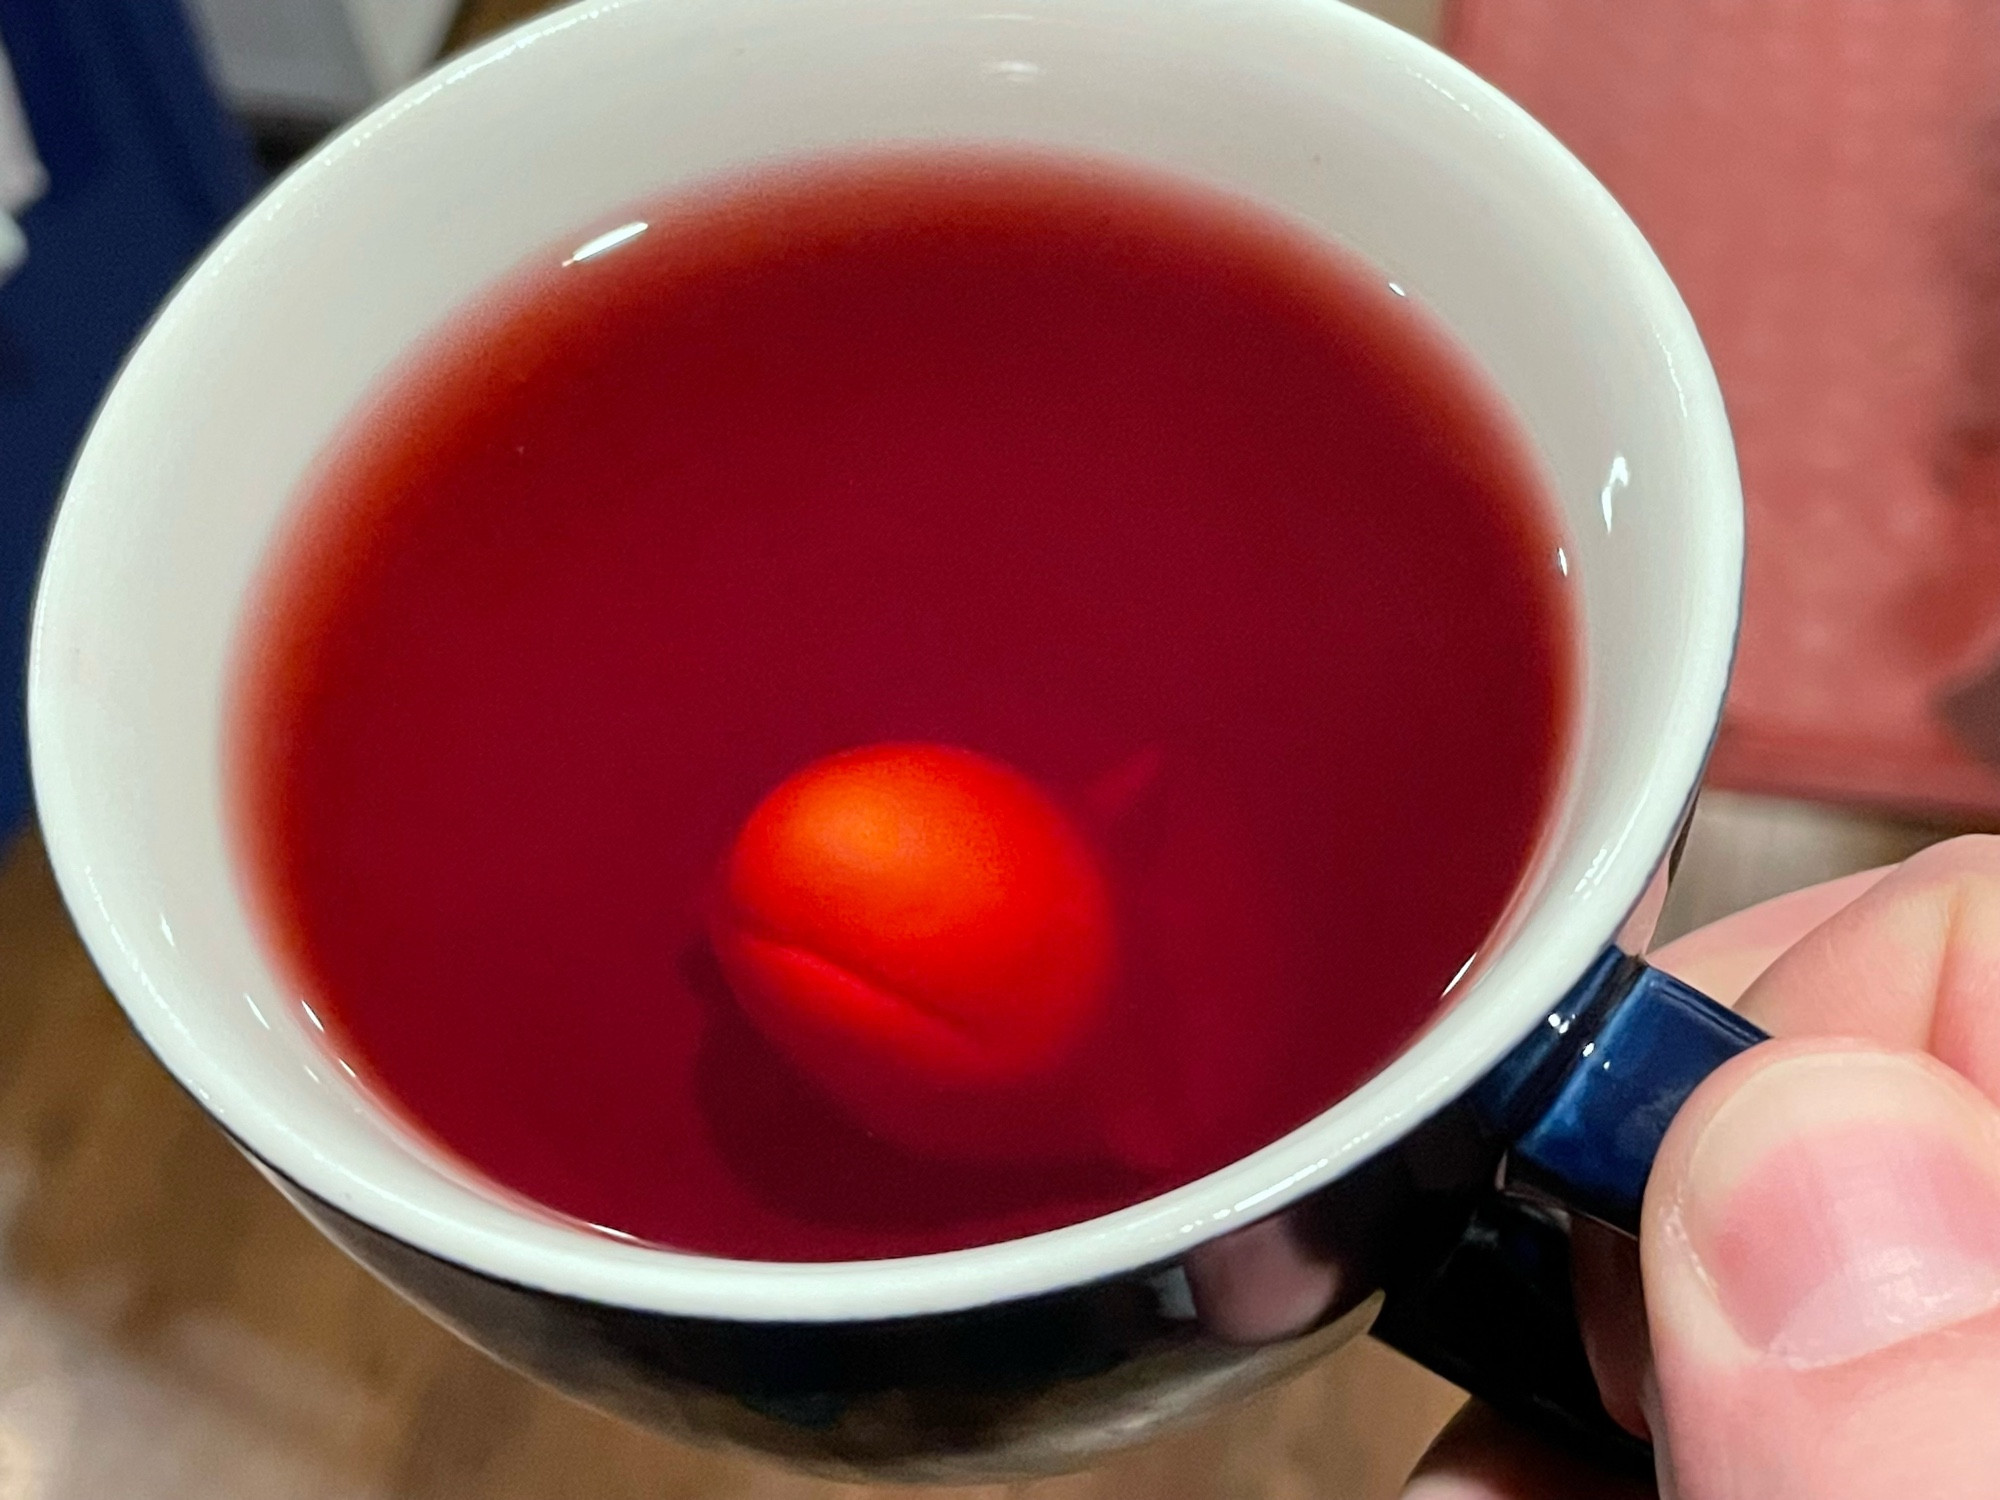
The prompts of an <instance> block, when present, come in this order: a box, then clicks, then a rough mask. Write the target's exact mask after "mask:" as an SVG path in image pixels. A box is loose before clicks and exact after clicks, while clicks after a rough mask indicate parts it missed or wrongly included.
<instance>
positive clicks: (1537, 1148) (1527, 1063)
mask: <svg viewBox="0 0 2000 1500" xmlns="http://www.w3.org/2000/svg"><path fill="white" fill-rule="evenodd" d="M1765 1039H1766V1038H1765V1034H1764V1033H1763V1032H1762V1031H1760V1030H1758V1028H1757V1027H1755V1026H1753V1025H1751V1024H1750V1022H1748V1021H1746V1020H1744V1019H1743V1018H1742V1017H1741V1016H1738V1015H1736V1014H1735V1013H1734V1012H1732V1011H1729V1010H1726V1009H1724V1008H1723V1007H1722V1006H1720V1005H1718V1004H1717V1003H1716V1002H1715V1001H1713V1000H1711V999H1709V998H1708V997H1707V996H1706V995H1703V994H1702V993H1701V992H1700V991H1698V990H1695V989H1693V988H1691V987H1690V986H1688V985H1685V984H1683V983H1681V982H1680V981H1679V980H1678V979H1675V978H1674V977H1673V976H1672V975H1670V974H1667V973H1665V972H1663V971H1662V970H1659V969H1655V968H1652V967H1651V966H1650V965H1648V964H1646V963H1645V962H1644V961H1643V960H1641V959H1637V958H1633V957H1631V956H1629V955H1627V954H1624V953H1621V952H1619V951H1617V950H1615V949H1613V950H1610V951H1607V952H1606V953H1605V954H1604V955H1603V956H1602V957H1601V958H1600V959H1599V960H1598V961H1597V963H1596V964H1594V965H1593V966H1592V968H1591V970H1590V972H1589V973H1588V974H1586V975H1585V976H1584V978H1583V980H1582V981H1581V982H1580V983H1578V985H1577V986H1576V987H1575V988H1574V989H1573V990H1572V991H1571V992H1570V994H1569V996H1568V997H1566V999H1565V1000H1564V1002H1563V1004H1562V1005H1560V1006H1558V1007H1557V1008H1556V1009H1555V1010H1554V1011H1552V1012H1551V1013H1550V1015H1549V1017H1548V1020H1547V1022H1546V1023H1545V1024H1544V1025H1543V1026H1541V1027H1538V1028H1537V1029H1536V1034H1535V1035H1534V1036H1532V1037H1530V1038H1529V1039H1528V1041H1527V1042H1525V1043H1523V1044H1522V1046H1521V1047H1519V1048H1517V1049H1516V1050H1515V1052H1514V1053H1513V1054H1512V1055H1510V1056H1509V1057H1508V1058H1507V1060H1506V1061H1505V1062H1504V1063H1502V1065H1501V1066H1500V1068H1498V1069H1497V1070H1496V1071H1495V1073H1494V1074H1493V1076H1492V1077H1490V1078H1489V1079H1488V1080H1487V1081H1486V1083H1485V1084H1484V1085H1482V1087H1481V1088H1480V1090H1478V1091H1477V1092H1476V1093H1475V1096H1474V1098H1473V1100H1472V1106H1473V1108H1474V1109H1475V1111H1476V1112H1477V1113H1478V1114H1479V1115H1480V1117H1481V1120H1482V1123H1483V1124H1484V1125H1485V1126H1486V1128H1487V1129H1489V1130H1492V1131H1494V1132H1495V1133H1497V1134H1498V1135H1499V1136H1500V1137H1501V1139H1503V1140H1505V1141H1507V1142H1509V1143H1510V1144H1509V1145H1508V1148H1507V1152H1506V1156H1505V1159H1504V1162H1503V1165H1502V1167H1501V1171H1500V1176H1499V1180H1498V1183H1497V1184H1496V1187H1495V1190H1494V1191H1493V1192H1492V1193H1491V1194H1490V1195H1488V1196H1487V1197H1486V1198H1485V1200H1484V1201H1482V1202H1480V1203H1479V1204H1477V1205H1476V1206H1475V1207H1474V1210H1473V1213H1472V1217H1471V1221H1470V1223H1469V1224H1468V1225H1467V1226H1466V1228H1465V1229H1464V1231H1463V1233H1462V1234H1461V1235H1460V1237H1459V1238H1458V1240H1457V1242H1456V1243H1455V1244H1454V1245H1453V1246H1452V1247H1451V1248H1450V1250H1449V1251H1448V1252H1447V1253H1446V1254H1445V1256H1444V1257H1443V1259H1442V1261H1438V1260H1436V1259H1432V1260H1429V1261H1428V1262H1427V1263H1426V1266H1425V1269H1424V1270H1422V1271H1421V1272H1419V1273H1418V1274H1417V1275H1415V1276H1413V1277H1412V1278H1411V1279H1410V1280H1408V1281H1407V1282H1404V1283H1402V1284H1399V1285H1398V1284H1392V1285H1391V1286H1390V1288H1389V1291H1388V1297H1387V1299H1386V1301H1385V1303H1384V1306H1383V1309H1382V1314H1381V1316H1380V1317H1379V1318H1378V1319H1377V1320H1376V1323H1375V1327H1374V1333H1375V1335H1376V1337H1377V1338H1380V1339H1381V1340H1383V1341H1384V1342H1385V1343H1388V1344H1390V1345H1391V1346H1393V1347H1395V1348H1397V1349H1400V1350H1401V1351H1402V1352H1403V1353H1405V1354H1407V1355H1409V1356H1410V1357H1411V1358H1413V1359H1415V1360H1417V1361H1418V1362H1419V1363H1421V1364H1425V1365H1428V1366H1429V1367H1430V1368H1431V1369H1433V1370H1435V1371H1437V1372H1438V1373H1439V1374H1441V1375H1443V1376H1444V1377H1445V1378H1446V1379H1448V1380H1451V1381H1453V1382H1454V1383H1456V1384H1458V1385H1460V1386H1463V1387H1464V1388H1465V1389H1467V1390H1468V1391H1470V1392H1471V1393H1472V1394H1473V1395H1475V1396H1477V1397H1479V1398H1480V1399H1481V1400H1483V1401H1485V1402H1486V1403H1487V1404H1488V1405H1490V1406H1492V1407H1494V1408H1495V1409H1497V1410H1498V1411H1499V1412H1501V1413H1502V1414H1503V1415H1505V1416H1507V1417H1509V1418H1511V1419H1513V1420H1514V1421H1516V1422H1518V1423H1520V1424H1521V1425H1523V1426H1526V1427H1529V1428H1531V1429H1533V1430H1536V1431H1538V1432H1540V1433H1542V1434H1543V1435H1545V1436H1547V1437H1550V1438H1552V1439H1554V1440H1555V1441H1557V1442H1559V1443H1561V1444H1562V1445H1563V1446H1565V1447H1568V1448H1570V1449H1572V1450H1574V1451H1579V1452H1581V1453H1583V1454H1585V1455H1586V1456H1588V1457H1591V1458H1594V1459H1596V1460H1597V1461H1599V1462H1601V1463H1604V1464H1606V1465H1608V1466H1610V1467H1613V1468H1616V1469H1619V1470H1622V1471H1625V1472H1628V1473H1635V1474H1643V1475H1645V1476H1646V1477H1651V1475H1652V1473H1653V1459H1652V1448H1651V1445H1650V1444H1648V1443H1646V1442H1645V1441H1644V1440H1642V1439H1640V1438H1638V1437H1635V1436H1633V1435H1632V1434H1631V1433H1629V1432H1627V1431H1626V1430H1625V1429H1624V1428H1622V1427H1620V1426H1619V1425H1618V1424H1617V1423H1616V1422H1614V1421H1613V1420H1612V1419H1611V1418H1610V1416H1609V1415H1607V1414H1606V1412H1605V1410H1604V1405H1603V1403H1602V1401H1600V1400H1599V1398H1598V1394H1597V1382H1596V1380H1595V1378H1594V1377H1593V1376H1592V1374H1591V1370H1590V1363H1589V1360H1588V1359H1587V1357H1586V1356H1585V1354H1584V1348H1583V1338H1582V1334H1581V1332H1580V1330H1579V1328H1578V1326H1577V1314H1576V1301H1575V1295H1574V1292H1573V1290H1572V1286H1571V1280H1570V1243H1569V1224H1570V1220H1571V1219H1572V1218H1573V1217H1574V1216H1576V1215H1582V1216H1584V1217H1586V1218H1590V1219H1595V1220H1597V1221H1598V1222H1599V1223H1602V1224H1607V1225H1609V1226H1610V1227H1611V1228H1613V1229H1616V1230H1618V1231H1620V1232H1622V1233H1624V1234H1627V1235H1636V1234H1637V1233H1638V1229H1639V1206H1640V1202H1641V1200H1642V1199H1643V1197H1644V1194H1645V1190H1646V1179H1647V1177H1648V1176H1649V1175H1650V1174H1651V1172H1652V1167H1653V1158H1654V1157H1655V1156H1656V1155H1657V1154H1658V1152H1659V1149H1660V1142H1661V1140H1662V1139H1663V1138H1664V1137H1665V1136H1666V1133H1667V1126H1668V1125H1669V1124H1670V1123H1672V1121H1673V1117H1674V1115H1675V1114H1676V1113H1677V1112H1678V1111H1679V1109H1680V1107H1681V1105H1682V1104H1683V1103H1685V1102H1686V1100H1687V1097H1688V1095H1690V1094H1692V1093H1693V1092H1694V1090H1695V1087H1696V1086H1697V1085H1698V1084H1699V1083H1700V1082H1701V1081H1702V1080H1703V1079H1704V1078H1706V1077H1707V1076H1708V1075H1709V1074H1710V1073H1712V1072H1714V1071H1715V1070H1716V1069H1717V1068H1718V1067H1720V1066H1721V1065H1722V1064H1723V1063H1725V1062H1727V1061H1728V1060H1729V1059H1730V1058H1732V1057H1734V1056H1736V1055H1737V1054H1738V1053H1739V1052H1743V1051H1746V1050H1748V1049H1749V1048H1751V1047H1753V1046H1755V1045H1756V1044H1757V1043H1759V1042H1761V1041H1764V1040H1765Z"/></svg>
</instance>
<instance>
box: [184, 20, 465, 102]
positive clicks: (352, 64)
mask: <svg viewBox="0 0 2000 1500" xmlns="http://www.w3.org/2000/svg"><path fill="white" fill-rule="evenodd" d="M456 10H457V5H456V3H455V0H194V3H193V5H192V6H191V7H190V14H191V16H192V17H193V20H194V22H195V26H196V29H197V30H198V31H200V32H201V34H202V38H203V40H204V41H205V42H206V43H207V45H208V51H209V56H210V58H211V59H212V60H213V62H214V65H215V71H216V75H217V78H218V80H219V81H220V83H221V85H222V89H223V92H224V93H225V94H226V95H227V96H228V98H229V102H230V103H231V104H233V105H234V106H235V107H236V108H237V109H239V110H241V111H243V112H244V113H245V114H250V115H263V116H267V117H277V118H283V119H296V120H323V121H325V122H327V123H328V124H331V123H333V122H335V121H338V120H343V119H345V118H346V117H347V116H349V115H351V114H354V113H356V112H357V111H359V110H361V109H363V108H365V107H366V106H367V105H369V104H370V103H372V102H373V101H374V100H375V99H377V98H379V97H380V96H381V95H383V94H386V93H388V92H390V91H391V90H393V89H395V88H398V87H400V86H401V85H402V84H405V83H408V82H409V81H410V80H411V79H412V78H414V77H416V76H417V74H418V73H420V72H422V71H423V70H424V68H426V67H427V66H429V64H430V62H431V60H432V59H433V58H434V57H436V56H437V51H438V48H439V46H440V45H442V43H443V41H444V35H445V31H446V30H447V29H448V28H449V27H450V25H451V18H452V15H453V13H454V12H455V11H456Z"/></svg>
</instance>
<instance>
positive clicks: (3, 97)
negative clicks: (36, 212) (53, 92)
mask: <svg viewBox="0 0 2000 1500" xmlns="http://www.w3.org/2000/svg"><path fill="white" fill-rule="evenodd" d="M48 185H49V177H48V173H46V172H44V171H43V170H42V163H41V160H40V158H39V157H37V156H36V155H35V142H34V138H33V137H32V136H30V135H29V134H28V117H27V115H26V114H25V113H24V112H23V111H22V109H21V98H20V95H18V94H16V93H15V92H14V74H13V72H12V70H11V69H10V68H9V67H8V66H7V52H6V49H5V48H4V47H0V281H5V280H6V279H7V274H8V273H9V272H10V271H12V270H13V269H14V268H15V267H16V266H18V265H20V264H21V262H22V261H23V260H25V259H27V256H28V241H27V239H26V237H24V236H23V235H22V233H21V226H20V225H19V224H16V223H15V222H14V215H15V214H17V213H19V212H20V211H21V210H22V209H24V208H26V207H27V206H28V205H29V204H30V203H33V202H34V201H35V200H36V199H37V198H39V197H41V196H42V193H43V192H44V190H46V189H47V187H48Z"/></svg>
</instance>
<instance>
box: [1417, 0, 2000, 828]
mask: <svg viewBox="0 0 2000 1500" xmlns="http://www.w3.org/2000/svg"><path fill="white" fill-rule="evenodd" d="M1445 44H1446V45H1447V46H1448V47H1449V48H1450V49H1451V50H1452V51H1453V52H1455V53H1456V54H1457V55H1458V56H1459V57H1461V58H1462V59H1464V61H1465V62H1466V63H1467V64H1469V65H1470V66H1471V67H1472V68H1474V69H1475V70H1477V71H1478V72H1480V73H1482V74H1484V75H1485V76H1486V77H1487V78H1489V79H1491V80H1492V81H1493V82H1494V83H1496V84H1498V85H1499V86H1500V87H1501V88H1502V89H1504V90H1506V91H1507V92H1508V93H1509V94H1511V95H1512V96H1513V97H1514V98H1515V99H1517V100H1519V101H1520V102H1521V103H1522V104H1523V105H1524V106H1525V107H1526V108H1527V109H1528V110H1529V111H1530V112H1531V113H1533V114H1534V115H1536V116H1537V117H1538V118H1539V119H1540V120H1541V121H1542V122H1543V123H1544V124H1546V125H1547V126H1548V127H1549V128H1550V129H1551V130H1552V131H1554V132H1555V134H1556V135H1557V136H1559V137H1561V138H1562V140H1563V141H1564V142H1565V143H1566V144H1567V145H1569V146H1570V148H1571V149H1572V150H1574V151H1575V152H1576V153H1577V154H1578V155H1579V156H1580V157H1582V158H1583V160H1584V161H1585V162H1586V163H1587V164H1588V165H1589V166H1590V167H1591V169H1592V170H1593V171H1595V172H1596V173H1597V174H1598V176H1599V177H1601V178H1602V179H1603V180H1604V182H1605V183H1606V185H1608V186H1609V187H1610V189H1611V190H1612V192H1613V193H1615V194H1616V195H1617V196H1618V198H1619V199H1620V200H1621V201H1622V202H1623V203H1624V205H1625V207H1626V208H1627V209H1628V210H1629V211H1630V212H1631V214H1632V216H1633V217H1634V218H1635V219H1636V220H1637V221H1638V223H1639V225H1640V227H1641V228H1642V229H1643V230H1644V231H1645V232H1646V234H1647V236H1648V237H1649V238H1650V239H1651V240H1652V242H1653V245H1654V246H1655V248H1656V249H1657V250H1658V251H1659V254H1660V258H1661V259H1662V260H1663V261H1665V262H1666V265H1667V269H1668V270H1669V271H1670V272H1671V273H1672V274H1673V276H1674V278H1675V280H1676V281H1677V282H1678V283H1679V285H1680V287H1681V290H1682V293H1683V294H1684V295H1685V296H1686V298H1687V301H1688V305H1689V306H1690V308H1692V310H1693V312H1694V316H1695V321H1696V322H1697V323H1698V324H1699V325H1700V328H1701V331H1702V334H1703V337H1704V338H1705V339H1706V340H1707V343H1708V347H1709V351H1710V353H1711V354H1712V356H1713V358H1714V361H1715V365H1716V369H1717V372H1718V373H1719V375H1720V377H1721V381H1722V387H1723V392H1724V395H1725V396H1726V397H1727V399H1728V402H1729V409H1730V415H1731V418H1732V420H1733V422H1734V424H1735V428H1736V437H1737V444H1738V448H1739V452H1740V454H1741V458H1742V465H1743V480H1744V489H1745V493H1746V496H1747V500H1748V505H1749V577H1748V597H1747V600H1746V608H1745V616H1744V630H1743V641H1742V650H1741V655H1740V658H1739V661H1738V664H1737V669H1736V680H1735V685H1734V687H1733V689H1732V692H1731V696H1730V701H1729V709H1728V714H1727V717H1726V721H1725V724H1724V728H1723V735H1722V740H1721V743H1720V744H1719V746H1718V747H1717V752H1716V758H1715V763H1714V767H1713V772H1712V775H1711V781H1713V782H1715V783H1718V784H1721V785H1725V786H1730V787H1736V788H1740V789H1744V790H1754V791H1763V792H1775V793H1791V794H1797V795H1805V796H1820V797H1830V798H1839V799H1842V800H1851V801H1866V802H1875V803H1887V804H1896V805H1901V806H1905V807H1918V808H1955V809H1960V810H1968V809H1979V810H1989V811H1991V810H2000V91H1996V89H1995V88H1994V81H1995V80H1996V79H2000V4H1993V3H1989V0H1895V3H1887V0H1618V3H1616V4H1607V3H1605V0H1454V3H1453V5H1452V8H1451V10H1450V13H1449V14H1448V16H1447V20H1446V26H1445Z"/></svg>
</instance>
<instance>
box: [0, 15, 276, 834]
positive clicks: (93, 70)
mask: <svg viewBox="0 0 2000 1500" xmlns="http://www.w3.org/2000/svg"><path fill="white" fill-rule="evenodd" d="M0 44H4V45H5V47H6V50H7V55H8V58H9V59H10V61H11V62H12V64H13V71H14V82H15V84H16V86H17V88H18V89H19V91H20V95H21V102H22V104H23V105H24V106H25V108H26V111H27V115H28V125H29V128H30V130H32V131H33V133H34V137H35V149H36V154H37V155H39V156H40V157H41V159H42V164H43V166H44V167H46V168H47V169H48V175H49V190H48V192H47V194H46V195H45V196H44V197H43V198H42V199H41V201H40V202H38V203H36V204H34V205H33V206H31V207H30V208H29V209H28V210H27V211H26V212H25V213H23V214H22V215H21V220H20V222H21V228H22V230H23V232H24V233H25V234H26V235H27V239H28V259H27V262H26V264H24V265H23V266H22V267H21V269H20V270H19V271H18V272H17V273H16V274H15V276H14V277H13V279H12V280H10V281H7V282H5V283H4V284H0V835H4V834H5V833H6V832H8V831H10V830H12V829H13V828H15V827H17V826H18V825H19V824H20V823H21V822H22V820H23V819H25V817H26V816H27V813H28V768H27V744H26V739H25V736H24V733H23V723H22V706H23V693H22V672H23V668H24V666H25V663H26V657H27V623H28V605H29V600H30V596H31V594H32V591H33V588H34V577H35V566H36V563H37V562H38V561H39V559H40V555H41V549H42V539H43V535H44V533H45V532H46V530H47V527H48V519H49V512H50V510H51V509H52V508H53V506H54V503H55V498H56V492H57V490H58V489H59V488H60V487H61V484H62V478H63V475H64V473H65V472H66V471H67V470H68V468H69V462H70V458H71V456H72V455H73V454H74V453H75V451H76V445H77V442H78V440H79V439H80V438H81V437H82V436H83V431H84V428H85V426H86V425H87V423H88V422H89V420H90V414H91V412H92V411H93V410H94V409H95V408H96V405H97V401H98V398H99V397H100V396H101V395H102V394H103V391H104V387H105V385H106V384H107V383H108V382H109V380H110V378H111V376H112V374H113V373H114V372H115V371H116V369H117V367H118V362H119V359H120V358H121V357H122V356H123V354H124V352H125V350H126V349H127V348H128V347H129V346H130V344H131V343H132V340H133V338H134V337H135V336H136V335H137V334H138V332H139V330H140V328H141V327H143V326H144V324H145V322H146V319H147V318H148V316H150V315H151V313H152V311H153V309H154V308H155V307H156V306H157V305H158V304H159V302H160V300H161V298H162V297H164V296H165V295H166V293H167V291H168V290H169V289H170V288H171V287H172V286H173V284H174V282H175V280H176V279H177V278H178V277H179V276H180V274H181V272H182V271H184V270H185V269H186V268H187V266H188V264H189V262H191V261H192V260H193V259H194V257H195V256H196V254H197V253H198V252H199V251H200V250H201V249H202V248H203V247H204V246H205V245H207V243H208V242H209V240H211V239H212V238H214V236H215V233H216V231H217V230H218V229H220V228H221V227H222V226H223V224H224V223H226V222H227V221H228V219H229V218H230V216H231V215H233V214H234V213H235V212H236V210H237V209H238V208H240V207H241V206H242V204H243V203H244V201H245V200H246V199H248V198H249V196H250V194H251V193H252V192H254V191H255V189H256V187H257V186H258V181H259V173H258V170H257V167H256V164H255V160H254V158H253V157H252V155H251V153H250V148H249V144H248V142H247V140H246V139H245V138H244V136H243V134H242V132H241V131H240V130H239V129H238V127H237V125H236V123H235V121H234V120H233V119H231V117H230V116H229V115H228V114H227V113H226V112H225V111H224V109H223V107H222V106H221V104H220V103H219V102H218V101H217V99H216V96H215V92H214V90H213V88H212V87H211V86H210V83H209V80H208V76H207V74H206V72H205V71H204V68H203V62H202V58H201V55H200V53H199V52H198V51H197V49H196V44H195V41H194V37H193V35H192V33H191V32H190V30H189V28H188V24H187V20H186V17H185V16H184V15H183V14H182V12H181V10H180V7H179V6H178V5H177V4H176V3H175V0H0Z"/></svg>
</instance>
